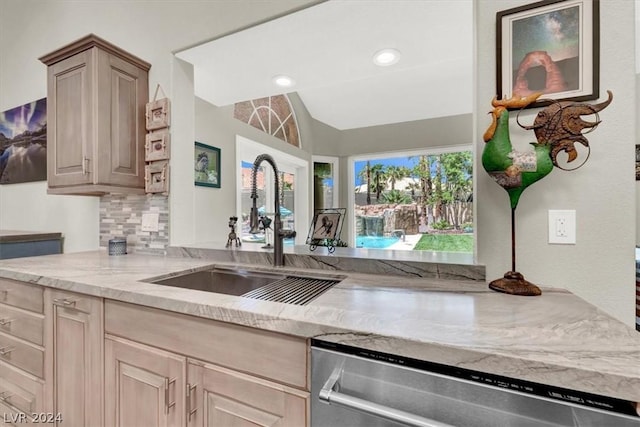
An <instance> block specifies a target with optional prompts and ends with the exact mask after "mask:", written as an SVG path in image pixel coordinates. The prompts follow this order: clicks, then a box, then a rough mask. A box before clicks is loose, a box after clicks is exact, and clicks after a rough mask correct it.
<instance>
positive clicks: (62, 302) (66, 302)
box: [53, 298, 78, 307]
mask: <svg viewBox="0 0 640 427" xmlns="http://www.w3.org/2000/svg"><path fill="white" fill-rule="evenodd" d="M76 302H78V300H75V299H69V298H54V299H53V303H54V304H55V305H59V306H60V307H75V306H76Z"/></svg>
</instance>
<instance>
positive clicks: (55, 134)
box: [47, 49, 96, 187]
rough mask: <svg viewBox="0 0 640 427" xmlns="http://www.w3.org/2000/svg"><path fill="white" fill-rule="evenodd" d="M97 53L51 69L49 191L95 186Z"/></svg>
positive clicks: (63, 62) (49, 77) (92, 52)
mask: <svg viewBox="0 0 640 427" xmlns="http://www.w3.org/2000/svg"><path fill="white" fill-rule="evenodd" d="M95 54H96V50H95V49H89V50H85V51H84V52H80V53H78V54H77V55H75V56H72V57H70V58H67V59H64V60H62V61H60V62H58V63H56V64H53V65H52V66H50V67H49V69H48V83H47V85H48V93H47V102H48V105H47V128H48V129H47V139H48V141H47V181H48V183H49V186H50V187H59V186H69V185H81V184H90V183H92V182H93V173H92V169H93V168H92V166H93V163H94V158H93V136H92V135H93V132H94V126H95V123H94V113H93V108H92V105H93V103H94V102H95V98H94V90H93V89H94V79H93V76H94V74H95V63H96V59H95Z"/></svg>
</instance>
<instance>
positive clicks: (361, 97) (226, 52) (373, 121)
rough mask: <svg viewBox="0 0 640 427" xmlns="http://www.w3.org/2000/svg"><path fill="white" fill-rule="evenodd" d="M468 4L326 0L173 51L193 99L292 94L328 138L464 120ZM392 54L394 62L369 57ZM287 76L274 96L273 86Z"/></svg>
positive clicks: (469, 92) (469, 75)
mask: <svg viewBox="0 0 640 427" xmlns="http://www.w3.org/2000/svg"><path fill="white" fill-rule="evenodd" d="M472 9H473V1H472V0H455V1H451V0H361V1H343V0H331V1H327V2H324V3H321V4H318V5H316V6H313V7H310V8H307V9H304V10H302V11H298V12H296V13H294V14H291V15H287V16H284V17H282V18H279V19H276V20H273V21H270V22H267V23H264V24H261V25H258V26H255V27H252V28H249V29H246V30H243V31H240V32H237V33H234V34H231V35H228V36H225V37H223V38H220V39H217V40H213V41H210V42H207V43H204V44H201V45H199V46H196V47H193V48H190V49H187V50H184V51H181V52H179V53H177V54H176V55H177V56H178V57H179V58H181V59H183V60H185V61H187V62H190V63H192V64H193V66H194V78H195V90H196V95H197V96H198V97H200V98H203V99H205V100H206V101H208V102H211V103H212V104H214V105H217V106H224V105H229V104H233V103H236V102H239V101H246V100H249V99H255V98H261V97H265V96H269V95H274V94H278V93H283V92H297V93H298V94H299V96H300V98H301V99H302V101H303V102H304V104H305V106H306V107H307V109H308V111H309V113H310V114H311V115H312V116H313V117H314V118H315V119H317V120H320V121H322V122H324V123H326V124H328V125H330V126H333V127H335V128H337V129H353V128H360V127H367V126H374V125H380V124H388V123H397V122H405V121H413V120H421V119H426V118H435V117H443V116H451V115H458V114H467V113H471V111H472V101H473V19H472V15H473V13H472ZM385 48H393V49H396V50H398V51H400V53H401V57H400V60H399V62H398V63H396V64H394V65H391V66H386V67H380V66H377V65H375V64H374V63H373V60H372V58H373V54H374V53H375V52H377V51H379V50H381V49H385ZM277 75H288V76H290V77H292V78H293V79H294V80H295V85H294V86H292V87H291V88H289V89H282V88H281V87H278V86H276V85H275V84H274V83H273V77H274V76H277Z"/></svg>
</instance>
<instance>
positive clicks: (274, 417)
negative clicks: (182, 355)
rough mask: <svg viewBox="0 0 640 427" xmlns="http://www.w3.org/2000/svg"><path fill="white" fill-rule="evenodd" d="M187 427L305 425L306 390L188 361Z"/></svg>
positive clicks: (285, 426)
mask: <svg viewBox="0 0 640 427" xmlns="http://www.w3.org/2000/svg"><path fill="white" fill-rule="evenodd" d="M188 374H189V382H188V384H187V388H188V395H189V398H188V399H187V405H188V406H187V418H188V426H189V427H196V426H197V427H204V426H206V427H220V426H224V427H256V426H264V427H267V426H269V427H276V426H277V427H304V426H308V425H309V420H308V417H307V414H308V406H309V393H307V392H304V391H300V390H297V389H294V388H291V387H287V386H284V385H281V384H276V383H273V382H271V381H268V380H264V379H261V378H257V377H253V376H251V375H247V374H243V373H240V372H237V371H233V370H231V369H226V368H223V367H219V366H215V365H210V364H205V363H201V362H197V361H189V366H188Z"/></svg>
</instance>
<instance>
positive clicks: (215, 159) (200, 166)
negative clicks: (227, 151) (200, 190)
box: [193, 141, 220, 188]
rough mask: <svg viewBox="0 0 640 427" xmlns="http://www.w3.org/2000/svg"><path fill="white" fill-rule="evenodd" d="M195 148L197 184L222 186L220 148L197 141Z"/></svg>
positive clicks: (195, 180) (194, 159) (214, 186)
mask: <svg viewBox="0 0 640 427" xmlns="http://www.w3.org/2000/svg"><path fill="white" fill-rule="evenodd" d="M194 148H195V149H194V157H193V163H194V167H193V169H194V183H195V185H199V186H203V187H213V188H220V149H219V148H217V147H212V146H210V145H207V144H203V143H201V142H197V141H196V142H195V145H194Z"/></svg>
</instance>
